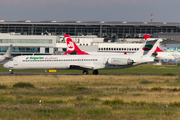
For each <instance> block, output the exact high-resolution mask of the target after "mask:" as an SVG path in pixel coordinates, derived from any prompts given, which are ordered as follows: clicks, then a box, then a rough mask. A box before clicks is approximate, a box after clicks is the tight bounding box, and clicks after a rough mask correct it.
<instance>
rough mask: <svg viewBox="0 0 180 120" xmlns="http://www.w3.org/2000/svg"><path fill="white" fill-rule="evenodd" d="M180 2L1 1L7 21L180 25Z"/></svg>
mask: <svg viewBox="0 0 180 120" xmlns="http://www.w3.org/2000/svg"><path fill="white" fill-rule="evenodd" d="M179 6H180V0H0V19H3V17H4V20H5V21H6V20H7V19H8V21H22V20H30V21H49V20H55V21H58V22H62V21H106V22H108V21H126V22H150V18H151V17H150V15H151V13H153V17H154V20H153V21H154V22H178V23H180V7H179Z"/></svg>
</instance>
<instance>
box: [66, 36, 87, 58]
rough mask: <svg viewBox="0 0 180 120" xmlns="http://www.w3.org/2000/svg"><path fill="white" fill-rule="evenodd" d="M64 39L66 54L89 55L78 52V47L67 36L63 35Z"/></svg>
mask: <svg viewBox="0 0 180 120" xmlns="http://www.w3.org/2000/svg"><path fill="white" fill-rule="evenodd" d="M64 38H65V40H66V43H67V48H68V50H67V51H66V53H68V54H76V55H89V54H88V53H86V52H84V51H82V50H80V49H79V47H78V46H77V45H76V43H75V42H74V41H73V40H72V39H71V38H70V36H69V35H64Z"/></svg>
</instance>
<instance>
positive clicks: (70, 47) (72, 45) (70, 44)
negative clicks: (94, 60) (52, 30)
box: [64, 35, 127, 55]
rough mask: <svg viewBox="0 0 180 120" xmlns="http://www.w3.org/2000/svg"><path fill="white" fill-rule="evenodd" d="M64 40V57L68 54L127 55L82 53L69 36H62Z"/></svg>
mask: <svg viewBox="0 0 180 120" xmlns="http://www.w3.org/2000/svg"><path fill="white" fill-rule="evenodd" d="M64 38H65V40H66V43H67V48H68V49H67V51H66V53H65V55H67V54H70V55H89V54H90V55H92V54H106V55H107V54H117V55H119V54H127V53H126V52H124V53H117V52H84V51H82V50H81V49H80V48H79V47H78V46H77V45H76V43H75V42H74V41H73V40H72V39H71V37H70V36H69V35H64Z"/></svg>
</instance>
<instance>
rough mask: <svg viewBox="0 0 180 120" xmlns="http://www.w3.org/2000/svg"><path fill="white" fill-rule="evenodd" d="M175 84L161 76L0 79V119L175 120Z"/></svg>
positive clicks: (178, 107)
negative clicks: (0, 85)
mask: <svg viewBox="0 0 180 120" xmlns="http://www.w3.org/2000/svg"><path fill="white" fill-rule="evenodd" d="M179 81H180V78H179V76H164V75H160V76H153V75H148V76H147V75H143V76H134V75H133V76H131V75H121V76H117V75H111V76H106V75H99V76H97V75H90V76H86V75H75V76H72V75H55V76H54V75H38V76H37V75H35V76H31V77H29V76H0V84H2V85H4V86H6V87H5V88H4V87H3V88H2V89H0V120H11V119H13V120H26V119H28V120H29V119H33V120H36V119H43V120H49V119H65V120H74V119H93V120H115V119H125V120H130V119H134V120H139V119H143V120H157V119H160V120H164V119H169V120H173V119H179V116H180V100H179V95H180V87H179V84H177V83H179ZM22 82H23V83H28V84H19V83H22ZM16 84H18V86H20V87H13V85H16ZM27 85H28V86H29V85H30V86H31V85H33V86H35V87H33V88H31V87H26V86H27ZM21 86H23V87H21ZM40 101H41V102H40Z"/></svg>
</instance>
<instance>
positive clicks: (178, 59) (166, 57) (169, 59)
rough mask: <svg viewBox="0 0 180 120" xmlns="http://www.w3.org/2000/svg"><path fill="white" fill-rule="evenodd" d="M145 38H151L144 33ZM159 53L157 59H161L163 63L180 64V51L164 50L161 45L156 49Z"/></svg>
mask: <svg viewBox="0 0 180 120" xmlns="http://www.w3.org/2000/svg"><path fill="white" fill-rule="evenodd" d="M144 38H145V40H146V39H149V38H151V37H150V36H149V35H144ZM154 52H156V53H157V55H156V57H155V59H157V60H160V61H161V62H162V63H163V64H180V53H179V52H164V51H163V50H161V49H160V48H159V47H157V49H156V50H155V51H154Z"/></svg>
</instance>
